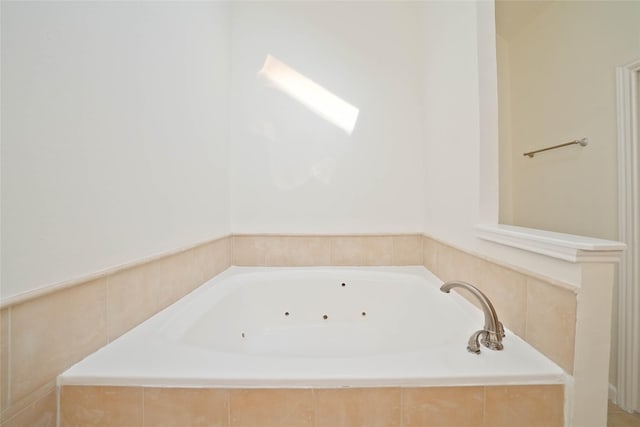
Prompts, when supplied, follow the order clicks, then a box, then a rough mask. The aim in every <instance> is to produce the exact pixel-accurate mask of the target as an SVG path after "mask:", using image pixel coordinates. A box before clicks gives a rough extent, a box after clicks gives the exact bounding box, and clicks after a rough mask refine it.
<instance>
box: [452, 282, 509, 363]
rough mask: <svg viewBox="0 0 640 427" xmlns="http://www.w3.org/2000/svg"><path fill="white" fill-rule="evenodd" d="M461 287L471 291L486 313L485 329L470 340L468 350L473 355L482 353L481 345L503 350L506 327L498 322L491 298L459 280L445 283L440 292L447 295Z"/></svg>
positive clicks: (475, 333) (474, 334)
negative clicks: (453, 289)
mask: <svg viewBox="0 0 640 427" xmlns="http://www.w3.org/2000/svg"><path fill="white" fill-rule="evenodd" d="M456 287H460V288H463V289H466V290H467V291H469V292H470V293H471V294H472V295H473V296H474V297H476V298H477V299H478V301H479V302H480V306H481V307H482V311H483V312H484V327H483V328H482V329H480V330H479V331H476V332H474V333H473V335H471V337H470V338H469V342H468V345H467V350H469V352H471V353H476V354H478V353H480V344H482V345H484V346H485V347H487V348H488V349H491V350H502V349H503V348H504V347H503V345H502V338H503V337H504V327H503V326H502V322H500V321H499V320H498V315H497V314H496V310H495V308H493V304H491V301H489V298H487V296H486V295H485V294H483V293H482V292H481V291H480V289H478V288H476V287H475V286H473V285H472V284H470V283H467V282H462V281H459V280H452V281H450V282H447V283H445V284H444V285H442V286H441V287H440V290H441V291H442V292H445V293H449V292H450V291H451V289H452V288H456Z"/></svg>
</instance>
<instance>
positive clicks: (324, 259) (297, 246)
mask: <svg viewBox="0 0 640 427" xmlns="http://www.w3.org/2000/svg"><path fill="white" fill-rule="evenodd" d="M283 240H284V249H285V251H286V252H285V254H286V255H285V265H289V266H311V265H331V239H330V238H329V237H321V236H289V237H284V238H283Z"/></svg>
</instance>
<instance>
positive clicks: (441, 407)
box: [402, 387, 484, 427]
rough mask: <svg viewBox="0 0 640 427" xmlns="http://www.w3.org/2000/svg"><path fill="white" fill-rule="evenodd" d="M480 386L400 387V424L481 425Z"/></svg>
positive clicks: (457, 426) (481, 403) (473, 426)
mask: <svg viewBox="0 0 640 427" xmlns="http://www.w3.org/2000/svg"><path fill="white" fill-rule="evenodd" d="M483 411H484V388H483V387H425V388H406V389H403V390H402V413H403V424H402V426H403V427H422V426H438V427H460V426H464V427H483V425H484V424H483V415H484V414H483Z"/></svg>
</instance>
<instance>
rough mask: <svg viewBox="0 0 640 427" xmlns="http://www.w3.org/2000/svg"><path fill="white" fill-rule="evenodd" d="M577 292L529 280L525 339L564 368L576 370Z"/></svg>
mask: <svg viewBox="0 0 640 427" xmlns="http://www.w3.org/2000/svg"><path fill="white" fill-rule="evenodd" d="M576 305H577V301H576V294H574V293H573V292H572V291H570V290H568V289H564V288H559V287H557V286H553V285H550V284H549V283H545V282H543V281H540V280H537V279H533V278H528V279H527V322H526V332H525V338H526V340H527V341H528V342H529V343H530V344H531V345H533V346H534V347H535V348H537V349H538V350H540V351H541V352H542V353H544V354H545V355H547V357H549V358H550V359H551V360H553V361H554V362H556V363H557V364H558V365H560V366H561V367H562V368H563V369H564V370H565V371H567V372H569V373H572V372H573V357H574V345H575V335H576Z"/></svg>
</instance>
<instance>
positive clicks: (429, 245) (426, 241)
mask: <svg viewBox="0 0 640 427" xmlns="http://www.w3.org/2000/svg"><path fill="white" fill-rule="evenodd" d="M438 246H439V245H438V243H437V242H436V241H435V240H433V239H432V238H430V237H427V236H422V265H424V267H425V268H426V269H427V270H429V271H430V272H432V273H433V274H435V275H436V276H438V277H440V275H439V274H438Z"/></svg>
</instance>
